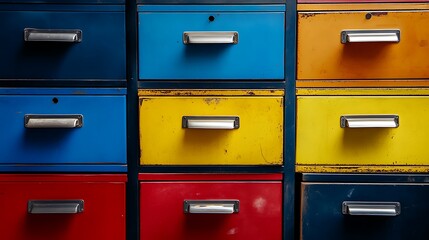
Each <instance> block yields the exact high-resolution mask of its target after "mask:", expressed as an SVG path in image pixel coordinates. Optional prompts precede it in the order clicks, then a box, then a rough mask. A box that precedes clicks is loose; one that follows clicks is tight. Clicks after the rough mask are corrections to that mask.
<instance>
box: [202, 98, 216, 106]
mask: <svg viewBox="0 0 429 240" xmlns="http://www.w3.org/2000/svg"><path fill="white" fill-rule="evenodd" d="M204 102H206V103H207V105H210V104H219V102H220V98H204Z"/></svg>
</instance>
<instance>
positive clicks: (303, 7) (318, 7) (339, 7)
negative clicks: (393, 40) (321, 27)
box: [297, 3, 429, 11]
mask: <svg viewBox="0 0 429 240" xmlns="http://www.w3.org/2000/svg"><path fill="white" fill-rule="evenodd" d="M425 9H429V4H427V3H370V4H368V3H353V4H347V3H334V4H314V3H310V4H298V5H297V10H298V11H324V10H326V11H350V10H355V11H356V10H363V11H368V10H370V11H380V10H425Z"/></svg>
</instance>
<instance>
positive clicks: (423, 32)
mask: <svg viewBox="0 0 429 240" xmlns="http://www.w3.org/2000/svg"><path fill="white" fill-rule="evenodd" d="M428 21H429V11H425V10H416V11H382V10H381V11H339V12H326V11H321V12H300V13H298V46H297V51H298V57H297V79H298V80H299V82H298V83H297V86H298V87H300V86H312V84H311V80H318V79H323V80H326V81H327V82H330V81H331V82H334V84H331V83H327V85H326V86H331V87H333V86H341V87H346V86H349V82H350V85H351V86H361V87H364V86H377V84H375V83H374V82H372V81H375V82H376V81H377V80H378V79H390V80H393V79H399V80H401V79H403V80H405V81H408V80H413V79H418V80H421V79H425V78H429V71H428V69H429V64H428V62H427V61H425V60H424V59H425V58H426V57H427V55H428V54H429V44H428V42H429V30H428V29H426V28H420V27H418V26H421V25H423V24H425V23H426V22H428ZM360 29H365V30H398V31H400V36H401V37H400V41H399V42H398V43H376V42H373V43H341V37H340V35H341V32H342V31H345V30H360ZM315 39H317V41H315ZM337 80H340V81H339V82H337ZM342 80H351V81H342ZM354 80H359V81H358V83H352V82H353V81H354ZM362 80H367V81H368V80H372V81H369V83H367V82H366V81H362ZM305 81H309V82H306V83H302V85H301V82H305ZM380 85H381V86H383V85H385V84H384V83H380ZM400 85H401V86H406V85H407V83H400ZM410 85H411V86H414V85H416V83H411V84H410ZM315 86H316V87H317V86H323V82H321V81H319V82H317V83H316V85H315Z"/></svg>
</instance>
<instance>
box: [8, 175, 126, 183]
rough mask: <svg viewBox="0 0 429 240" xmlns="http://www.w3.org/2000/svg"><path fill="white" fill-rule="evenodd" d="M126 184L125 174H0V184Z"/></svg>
mask: <svg viewBox="0 0 429 240" xmlns="http://www.w3.org/2000/svg"><path fill="white" fill-rule="evenodd" d="M29 181H38V182H126V181H127V175H126V174H0V182H29Z"/></svg>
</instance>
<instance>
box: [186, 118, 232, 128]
mask: <svg viewBox="0 0 429 240" xmlns="http://www.w3.org/2000/svg"><path fill="white" fill-rule="evenodd" d="M239 127H240V118H239V117H219V116H183V117H182V128H193V129H237V128H239Z"/></svg>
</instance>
